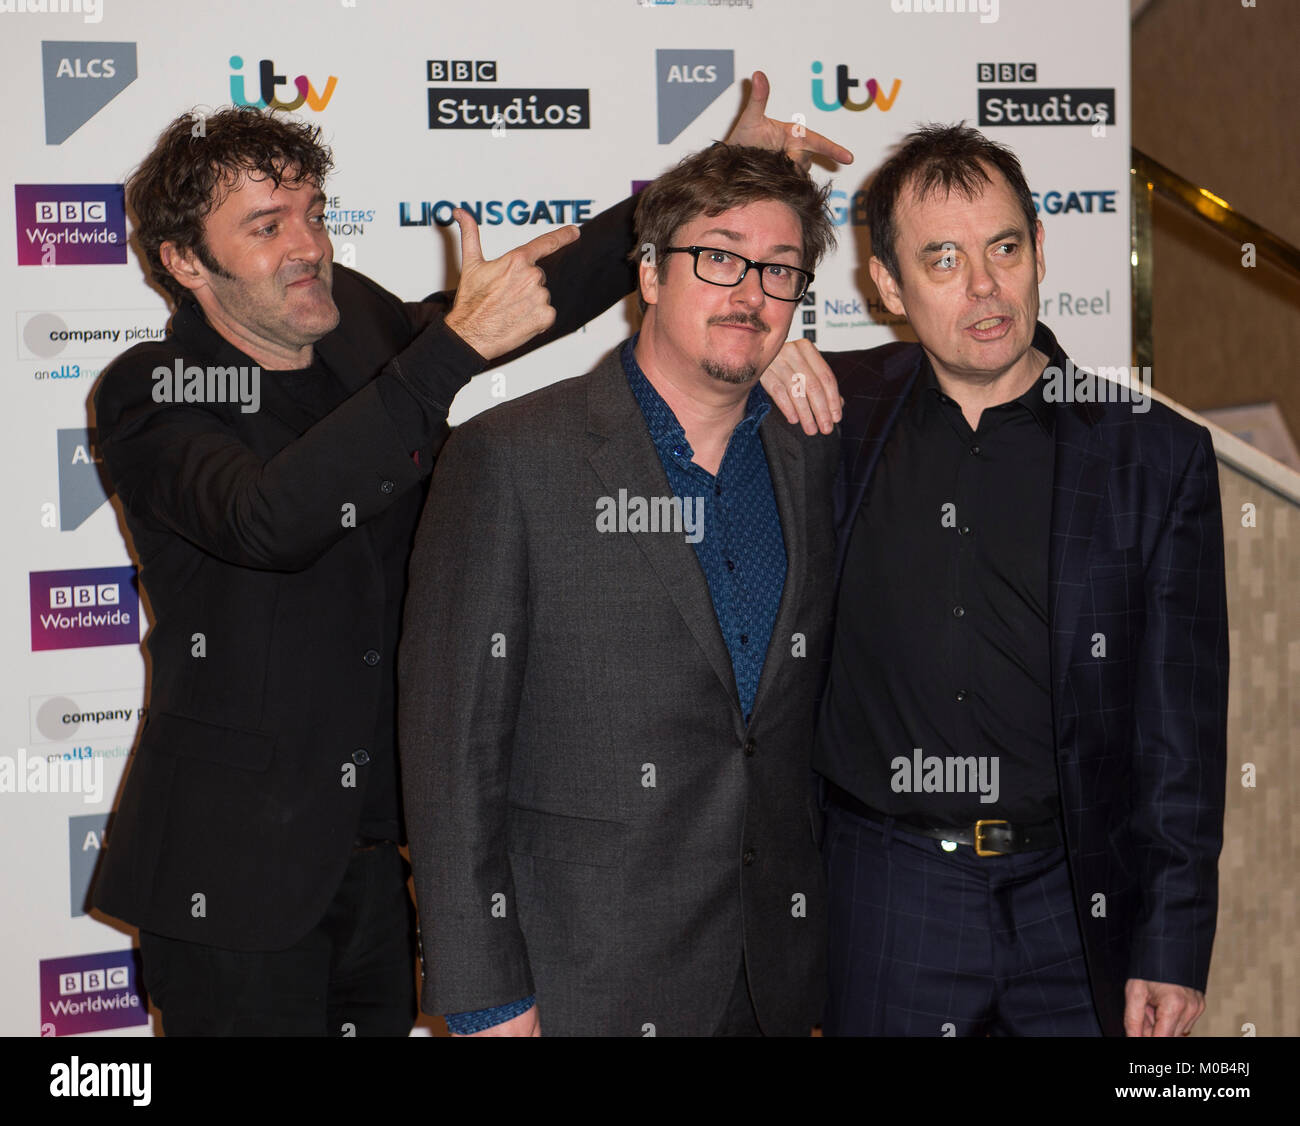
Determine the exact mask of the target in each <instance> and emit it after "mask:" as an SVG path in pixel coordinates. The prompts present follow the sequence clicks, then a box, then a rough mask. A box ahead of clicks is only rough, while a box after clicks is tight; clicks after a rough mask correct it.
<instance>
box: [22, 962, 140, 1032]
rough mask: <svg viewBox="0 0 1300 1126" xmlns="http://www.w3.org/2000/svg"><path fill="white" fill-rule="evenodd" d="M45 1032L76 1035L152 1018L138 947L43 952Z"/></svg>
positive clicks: (125, 1026) (133, 1023)
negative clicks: (57, 955)
mask: <svg viewBox="0 0 1300 1126" xmlns="http://www.w3.org/2000/svg"><path fill="white" fill-rule="evenodd" d="M40 976H41V1035H42V1036H75V1035H77V1034H78V1033H82V1032H103V1031H104V1030H105V1029H108V1028H129V1027H130V1026H131V1025H136V1024H148V1023H149V1009H148V1005H147V1003H146V1001H145V995H144V990H143V987H142V986H141V985H140V984H139V981H140V974H139V961H138V958H137V955H136V953H135V951H133V950H110V951H107V952H106V953H102V954H78V955H75V956H73V957H71V958H42V959H41V967H40Z"/></svg>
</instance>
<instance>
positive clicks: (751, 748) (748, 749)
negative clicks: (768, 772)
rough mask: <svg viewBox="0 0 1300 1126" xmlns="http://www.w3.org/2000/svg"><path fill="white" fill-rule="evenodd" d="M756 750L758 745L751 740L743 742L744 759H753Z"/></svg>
mask: <svg viewBox="0 0 1300 1126" xmlns="http://www.w3.org/2000/svg"><path fill="white" fill-rule="evenodd" d="M756 750H758V744H757V743H755V742H754V740H753V739H746V740H745V757H746V758H753V756H754V752H755V751H756Z"/></svg>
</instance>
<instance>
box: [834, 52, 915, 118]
mask: <svg viewBox="0 0 1300 1126" xmlns="http://www.w3.org/2000/svg"><path fill="white" fill-rule="evenodd" d="M824 69H825V68H824V67H823V66H822V64H821V62H820V61H814V63H813V64H812V72H813V76H814V77H813V80H812V101H813V105H814V106H816V107H817V108H818V109H820V110H825V111H827V112H829V111H831V110H837V109H848V110H852V111H853V112H854V113H861V112H862V111H863V110H864V109H870V108H871V107H872V106H875V107H876V108H877V109H878V110H880V111H881V112H882V113H887V112H888V111H889V110H891V109H893V108H894V102H895V101H897V100H898V92H899V90H901V89H902V88H903V83H902V82H901V81H900V80H899V79H897V78H895V79H894V80H893V82H892V84H891V85H890V87H889V93H888V94H886V93H885V91H884V88H883V87H882V86H881V85H880V83H879V82H878V81H877V80H876V79H874V78H868V79H867V80H866V85H865V86H864V85H863V84H862V81H861V80H860V79H857V78H853V77H851V76H850V75H849V68H848V67H847V66H845V65H844V64H842V63H841V64H840V65H838V66H836V68H835V100H834V101H830V100H828V99H827V97H826V91H825V89H824V88H823V83H824V81H825V80H824V79H823V78H820V77H817V76H819V75H820V74H821V73H822V71H823V70H824ZM859 87H861V88H862V92H863V93H864V94H865V95H866V96H865V97H857V98H855V97H853V94H854V91H856V90H857V89H858V88H859Z"/></svg>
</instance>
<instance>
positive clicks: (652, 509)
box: [596, 489, 704, 543]
mask: <svg viewBox="0 0 1300 1126" xmlns="http://www.w3.org/2000/svg"><path fill="white" fill-rule="evenodd" d="M596 531H598V532H602V533H603V532H633V533H636V532H673V533H676V534H677V535H679V536H685V538H686V542H687V543H699V542H700V541H701V540H702V539H704V498H703V497H677V496H671V497H640V496H628V492H627V490H626V489H619V491H618V496H617V497H597V498H596Z"/></svg>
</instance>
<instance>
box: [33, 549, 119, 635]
mask: <svg viewBox="0 0 1300 1126" xmlns="http://www.w3.org/2000/svg"><path fill="white" fill-rule="evenodd" d="M29 582H30V597H31V613H32V651H33V652H41V651H43V650H46V649H85V648H90V647H91V646H96V645H136V644H138V643H139V641H140V625H139V621H138V619H139V617H140V596H139V593H138V592H137V590H136V585H135V584H136V577H135V568H134V567H90V568H84V569H81V570H72V571H32V572H31V575H30V577H29Z"/></svg>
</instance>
